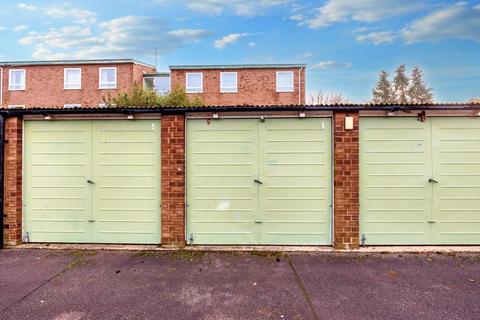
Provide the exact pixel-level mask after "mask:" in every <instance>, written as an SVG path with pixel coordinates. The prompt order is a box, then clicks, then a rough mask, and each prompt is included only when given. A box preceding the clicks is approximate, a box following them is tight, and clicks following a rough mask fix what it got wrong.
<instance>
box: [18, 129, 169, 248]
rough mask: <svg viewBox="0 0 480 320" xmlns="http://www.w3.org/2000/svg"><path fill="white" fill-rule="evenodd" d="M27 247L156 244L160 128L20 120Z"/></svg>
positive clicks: (157, 236) (158, 227)
mask: <svg viewBox="0 0 480 320" xmlns="http://www.w3.org/2000/svg"><path fill="white" fill-rule="evenodd" d="M24 149H25V151H24V159H25V169H24V170H25V172H24V232H27V235H28V240H29V241H31V242H74V243H75V242H76V243H160V122H159V121H156V120H134V121H132V120H125V121H124V120H107V121H97V120H93V121H89V120H82V121H25V146H24Z"/></svg>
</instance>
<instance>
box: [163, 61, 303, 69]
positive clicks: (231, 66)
mask: <svg viewBox="0 0 480 320" xmlns="http://www.w3.org/2000/svg"><path fill="white" fill-rule="evenodd" d="M306 67H307V65H306V64H304V63H291V64H218V65H172V66H169V67H168V68H169V69H170V70H217V69H287V68H306Z"/></svg>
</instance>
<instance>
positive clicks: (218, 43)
mask: <svg viewBox="0 0 480 320" xmlns="http://www.w3.org/2000/svg"><path fill="white" fill-rule="evenodd" d="M248 35H249V33H231V34H228V35H226V36H223V37H221V38H220V39H218V40H215V42H214V43H213V46H214V47H215V48H217V49H223V48H225V46H227V45H231V44H235V43H237V42H238V40H240V39H241V38H243V37H246V36H248Z"/></svg>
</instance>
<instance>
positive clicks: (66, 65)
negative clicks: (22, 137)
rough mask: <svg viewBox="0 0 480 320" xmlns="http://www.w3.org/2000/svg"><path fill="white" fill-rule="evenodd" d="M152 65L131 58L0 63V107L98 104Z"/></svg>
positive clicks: (85, 105)
mask: <svg viewBox="0 0 480 320" xmlns="http://www.w3.org/2000/svg"><path fill="white" fill-rule="evenodd" d="M154 71H155V68H154V67H153V66H150V65H147V64H144V63H141V62H138V61H135V60H132V59H112V60H71V61H38V62H34V61H27V62H4V63H0V75H1V81H0V92H1V95H0V105H1V106H2V107H10V108H15V107H17V108H18V107H20V108H21V107H27V108H28V107H39V106H40V107H47V106H48V107H98V106H99V105H100V104H102V103H103V98H104V97H106V96H108V95H116V94H118V93H119V92H122V91H126V90H128V89H130V88H131V87H132V85H133V83H135V82H137V83H139V84H141V83H142V82H143V75H144V74H146V73H152V72H154Z"/></svg>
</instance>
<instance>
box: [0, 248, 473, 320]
mask: <svg viewBox="0 0 480 320" xmlns="http://www.w3.org/2000/svg"><path fill="white" fill-rule="evenodd" d="M479 297H480V255H478V254H477V255H475V254H472V255H467V254H457V255H452V254H450V255H441V254H430V255H427V254H400V255H399V254H383V255H382V254H359V253H356V254H351V253H343V254H340V253H310V254H306V253H305V254H301V253H288V254H281V253H258V252H250V253H203V252H190V251H179V252H148V251H142V252H132V251H53V250H50V251H46V250H3V251H0V318H1V319H36V320H38V319H61V320H67V319H75V320H76V319H169V320H170V319H222V320H223V319H369V320H371V319H414V320H418V319H462V320H467V319H479V315H480V303H479V301H480V300H479Z"/></svg>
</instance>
